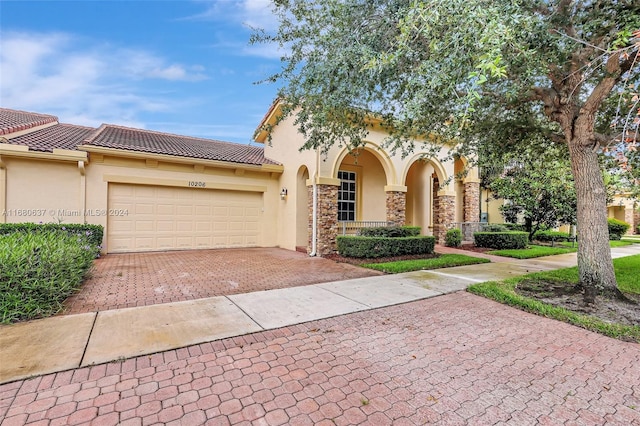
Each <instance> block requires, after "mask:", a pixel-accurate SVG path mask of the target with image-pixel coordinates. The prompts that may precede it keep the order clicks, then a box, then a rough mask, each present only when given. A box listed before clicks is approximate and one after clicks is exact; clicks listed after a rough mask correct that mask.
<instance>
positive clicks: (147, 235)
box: [107, 183, 263, 253]
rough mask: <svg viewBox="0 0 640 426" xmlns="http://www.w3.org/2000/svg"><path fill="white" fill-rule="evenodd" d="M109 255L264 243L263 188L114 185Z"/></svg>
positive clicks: (109, 232)
mask: <svg viewBox="0 0 640 426" xmlns="http://www.w3.org/2000/svg"><path fill="white" fill-rule="evenodd" d="M108 208H109V213H110V214H109V216H108V219H107V251H108V252H109V253H122V252H141V251H159V250H178V249H204V248H225V247H256V246H259V245H260V243H261V236H262V218H263V214H262V212H263V194H262V193H261V192H248V191H225V190H220V189H202V188H183V187H166V186H151V185H131V184H118V183H110V184H109V195H108Z"/></svg>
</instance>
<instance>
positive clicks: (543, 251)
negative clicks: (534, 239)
mask: <svg viewBox="0 0 640 426" xmlns="http://www.w3.org/2000/svg"><path fill="white" fill-rule="evenodd" d="M638 242H640V241H638ZM631 244H633V241H622V240H621V241H609V246H610V247H624V246H629V245H631ZM572 245H573V247H571V246H572ZM575 251H578V244H574V243H569V242H558V243H556V245H555V247H550V246H538V245H530V246H529V247H527V248H526V249H513V250H493V251H489V252H487V253H488V254H493V255H496V256H504V257H514V258H516V259H532V258H534V257H542V256H553V255H556V254H564V253H573V252H575Z"/></svg>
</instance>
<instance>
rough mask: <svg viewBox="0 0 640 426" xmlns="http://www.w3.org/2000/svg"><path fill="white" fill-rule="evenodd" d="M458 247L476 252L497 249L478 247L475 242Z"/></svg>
mask: <svg viewBox="0 0 640 426" xmlns="http://www.w3.org/2000/svg"><path fill="white" fill-rule="evenodd" d="M456 248H457V249H460V250H467V251H473V252H476V253H486V252H488V251H491V250H495V249H492V248H487V247H476V246H475V245H473V244H463V245H461V246H460V247H456Z"/></svg>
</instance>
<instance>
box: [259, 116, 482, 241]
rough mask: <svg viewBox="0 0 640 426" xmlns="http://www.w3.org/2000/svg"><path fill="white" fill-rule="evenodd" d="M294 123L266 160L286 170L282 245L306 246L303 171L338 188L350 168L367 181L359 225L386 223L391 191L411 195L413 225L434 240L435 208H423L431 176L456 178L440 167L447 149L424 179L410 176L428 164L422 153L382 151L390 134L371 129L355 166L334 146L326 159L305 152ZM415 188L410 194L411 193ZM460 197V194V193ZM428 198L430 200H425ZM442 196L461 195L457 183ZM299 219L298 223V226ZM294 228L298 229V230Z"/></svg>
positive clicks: (288, 122)
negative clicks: (418, 166) (301, 186)
mask: <svg viewBox="0 0 640 426" xmlns="http://www.w3.org/2000/svg"><path fill="white" fill-rule="evenodd" d="M293 122H294V119H293V118H292V117H289V118H287V119H285V120H283V121H282V122H280V123H279V124H278V125H277V126H276V127H275V128H274V129H273V131H272V141H271V142H270V143H269V142H268V141H265V142H264V144H265V155H266V157H267V158H270V159H272V160H275V161H278V162H280V163H282V164H283V166H284V172H283V173H282V175H281V176H280V178H279V188H280V189H282V188H287V190H288V194H289V195H288V197H287V200H286V202H284V203H280V204H279V207H278V229H277V235H278V236H277V240H278V245H279V246H281V247H284V248H287V249H294V248H295V246H296V242H297V241H298V242H299V241H302V240H303V238H302V237H301V236H300V235H299V234H300V232H305V233H306V232H308V229H305V228H304V227H303V226H301V225H300V224H299V220H300V213H299V211H297V208H298V206H300V205H302V203H301V202H300V200H298V198H299V197H303V196H304V197H305V198H307V197H308V195H307V194H305V193H303V191H297V190H293V191H292V189H293V188H296V185H297V184H299V180H298V178H297V175H298V171H299V170H300V167H302V166H304V167H306V169H307V170H308V175H309V182H308V183H309V184H313V182H316V183H322V184H337V183H338V181H337V175H338V171H339V170H341V169H346V168H350V167H351V168H357V169H358V170H359V173H360V174H361V175H362V182H361V184H362V187H361V188H360V192H359V194H360V197H361V198H362V199H361V200H360V201H359V202H360V203H361V204H360V205H359V206H358V207H359V208H358V211H359V212H360V214H359V216H358V220H366V221H378V220H385V218H386V209H385V200H386V193H385V190H386V191H402V192H406V191H408V197H407V211H409V210H411V212H412V213H411V217H410V218H411V221H412V222H415V223H413V224H417V225H418V226H423V233H425V234H429V233H430V232H431V231H430V229H429V224H430V223H431V222H432V218H431V216H430V214H431V205H430V204H429V205H424V204H423V205H419V204H420V203H422V202H429V203H430V199H431V197H432V195H431V194H430V191H431V189H430V188H429V183H430V177H431V174H432V173H434V172H435V173H437V175H438V176H439V178H440V181H441V182H444V181H445V180H447V179H448V178H449V177H451V176H452V175H453V174H454V162H453V161H447V162H441V161H439V160H438V158H444V157H446V155H447V153H448V149H449V148H448V147H447V146H443V147H442V149H441V150H440V153H439V154H438V155H437V156H436V158H432V159H431V160H430V163H429V164H430V165H431V166H430V167H431V169H430V170H422V171H421V172H420V174H423V175H424V176H422V177H417V176H416V171H415V170H417V169H414V171H412V172H410V170H411V168H412V165H414V164H418V163H420V162H421V161H423V155H422V154H421V153H420V152H419V144H417V145H416V146H417V147H418V150H417V151H416V152H414V153H413V154H411V155H409V156H407V157H404V158H403V157H402V155H401V153H396V154H395V155H392V154H390V153H389V152H388V151H387V150H385V149H383V148H381V147H382V145H383V142H384V139H385V138H386V136H387V134H386V133H385V132H383V131H382V130H380V129H376V128H372V129H371V130H370V132H369V135H368V137H367V145H366V147H365V150H364V152H362V153H361V154H360V155H359V156H358V159H357V162H356V160H354V158H353V157H352V156H351V155H350V154H349V151H348V149H347V148H346V147H344V146H333V147H331V148H330V149H329V150H328V152H327V153H326V154H321V153H320V152H319V151H318V150H302V151H300V148H301V147H302V145H303V143H304V139H303V137H302V135H301V134H300V133H299V132H298V130H297V128H296V127H295V126H294V124H293ZM469 179H472V180H473V179H477V171H476V170H475V169H474V170H472V172H471V174H470V176H469ZM408 186H411V188H408ZM458 192H460V191H458ZM425 194H429V195H428V196H426V195H425ZM439 194H440V195H454V196H455V195H456V185H455V180H454V179H451V180H450V181H449V183H448V185H447V186H442V187H441V188H440V191H439ZM459 203H460V206H459V208H457V211H459V216H462V211H463V206H462V200H461V198H460V201H459ZM296 219H297V220H298V222H296ZM294 223H298V225H296V226H293V224H294Z"/></svg>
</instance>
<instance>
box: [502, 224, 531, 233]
mask: <svg viewBox="0 0 640 426" xmlns="http://www.w3.org/2000/svg"><path fill="white" fill-rule="evenodd" d="M502 226H504V227H505V228H507V231H521V232H526V229H525V226H524V225H523V224H521V223H503V224H502Z"/></svg>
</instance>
